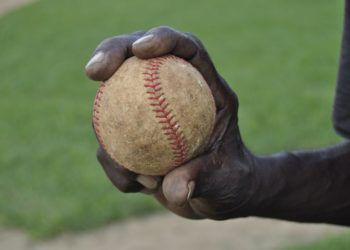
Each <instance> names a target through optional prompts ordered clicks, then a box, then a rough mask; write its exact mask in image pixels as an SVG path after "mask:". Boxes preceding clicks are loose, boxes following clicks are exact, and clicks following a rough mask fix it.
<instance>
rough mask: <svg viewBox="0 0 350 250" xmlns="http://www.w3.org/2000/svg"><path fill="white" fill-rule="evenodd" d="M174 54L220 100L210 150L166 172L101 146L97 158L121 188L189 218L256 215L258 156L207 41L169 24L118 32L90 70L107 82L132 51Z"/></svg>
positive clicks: (102, 46) (144, 54)
mask: <svg viewBox="0 0 350 250" xmlns="http://www.w3.org/2000/svg"><path fill="white" fill-rule="evenodd" d="M166 54H173V55H175V56H178V57H181V58H183V59H185V60H187V61H188V62H190V63H191V64H192V65H193V66H194V67H196V68H197V69H198V70H199V72H201V74H202V75H203V77H204V78H205V79H206V81H207V83H208V85H209V87H210V89H211V91H212V93H213V96H214V99H215V104H216V112H217V114H216V122H215V128H214V131H213V133H212V136H211V140H210V143H209V145H208V148H207V150H206V151H205V152H204V153H203V154H201V155H200V156H198V157H197V158H195V159H193V160H191V161H189V162H187V163H185V164H184V165H182V166H180V167H178V168H176V169H174V170H173V171H171V172H170V173H168V174H167V175H166V176H164V177H151V176H142V175H137V174H135V173H132V172H130V171H128V170H127V169H125V168H123V167H122V166H120V165H118V164H117V163H116V162H114V161H113V160H111V158H110V157H109V156H108V154H107V153H106V152H105V151H104V150H103V149H102V148H100V149H99V150H98V152H97V157H98V160H99V162H100V163H101V165H102V166H103V168H104V170H105V172H106V174H107V176H108V177H109V179H110V180H111V181H112V182H113V184H114V185H115V186H116V187H117V188H118V189H119V190H121V191H122V192H140V191H141V192H144V193H151V194H153V195H154V196H155V198H156V199H157V200H158V201H159V202H160V203H162V204H163V205H164V206H165V207H166V208H168V209H169V210H171V211H173V212H174V213H176V214H179V215H181V216H184V217H187V218H212V219H227V218H232V217H238V216H247V215H250V214H251V211H252V207H251V204H250V202H249V201H250V199H251V196H252V194H253V193H254V188H255V185H254V180H255V179H256V178H254V160H252V159H253V158H252V157H251V155H250V153H249V151H248V150H246V148H245V147H244V145H243V143H242V141H241V137H240V134H239V129H238V126H237V110H238V99H237V96H236V95H235V93H234V92H233V91H232V90H231V89H230V87H229V86H228V85H227V83H226V82H225V81H224V80H223V79H222V78H221V77H220V76H219V74H218V73H217V71H216V69H215V67H214V65H213V63H212V61H211V59H210V57H209V55H208V53H207V52H206V50H205V48H204V47H203V45H202V43H201V42H200V41H199V40H198V39H197V38H196V37H194V36H193V35H191V34H189V33H181V32H179V31H176V30H174V29H171V28H169V27H158V28H154V29H151V30H149V31H148V32H137V33H133V34H131V35H122V36H116V37H113V38H109V39H106V40H105V41H103V42H102V43H101V44H100V45H99V46H98V47H97V49H96V51H95V52H94V55H93V57H92V59H91V60H90V61H89V63H88V64H87V66H86V73H87V75H88V76H89V77H90V78H91V79H93V80H96V81H105V80H107V79H108V78H109V77H111V76H112V74H113V73H114V72H115V71H116V70H117V69H118V67H119V66H120V65H121V64H122V63H123V62H124V61H125V60H126V59H127V58H128V57H131V56H134V55H135V56H137V57H139V58H143V59H146V58H153V57H158V56H162V55H166Z"/></svg>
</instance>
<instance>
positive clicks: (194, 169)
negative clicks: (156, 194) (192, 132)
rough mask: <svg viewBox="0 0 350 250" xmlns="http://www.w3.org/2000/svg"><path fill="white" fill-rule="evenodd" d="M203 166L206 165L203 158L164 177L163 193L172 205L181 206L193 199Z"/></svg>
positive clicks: (188, 163)
mask: <svg viewBox="0 0 350 250" xmlns="http://www.w3.org/2000/svg"><path fill="white" fill-rule="evenodd" d="M203 164H205V161H204V160H203V158H196V159H194V160H192V161H190V162H187V163H185V164H184V165H182V166H180V167H178V168H175V169H174V170H173V171H171V172H170V173H168V174H167V175H166V176H165V177H164V180H163V184H162V188H163V193H164V196H165V198H166V199H167V200H168V201H169V202H170V203H173V204H176V205H178V206H181V205H183V204H185V203H186V202H187V201H188V200H189V199H190V198H191V196H192V194H193V192H194V189H195V185H196V183H195V181H196V178H197V176H198V174H199V172H200V169H201V167H202V166H203Z"/></svg>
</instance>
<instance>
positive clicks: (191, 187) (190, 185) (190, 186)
mask: <svg viewBox="0 0 350 250" xmlns="http://www.w3.org/2000/svg"><path fill="white" fill-rule="evenodd" d="M195 186H196V183H195V182H194V181H191V182H189V183H188V184H187V187H188V193H187V200H190V199H191V198H192V195H193V191H194V188H195Z"/></svg>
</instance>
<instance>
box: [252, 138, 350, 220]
mask: <svg viewBox="0 0 350 250" xmlns="http://www.w3.org/2000/svg"><path fill="white" fill-rule="evenodd" d="M255 164H256V179H257V183H258V185H257V187H256V190H257V192H256V194H255V195H254V197H252V199H251V201H252V202H253V207H254V210H253V211H254V215H256V216H262V217H270V218H279V219H286V220H293V221H301V222H324V223H333V224H342V225H350V142H344V143H341V144H339V145H337V146H334V147H331V148H327V149H321V150H313V151H300V152H291V153H281V154H278V155H274V156H270V157H258V158H255Z"/></svg>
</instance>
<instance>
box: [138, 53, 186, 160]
mask: <svg viewBox="0 0 350 250" xmlns="http://www.w3.org/2000/svg"><path fill="white" fill-rule="evenodd" d="M168 58H172V59H177V58H176V57H173V56H166V57H158V58H154V59H149V60H148V61H147V63H146V65H145V67H144V69H145V71H144V72H143V75H144V76H145V78H144V81H145V84H144V87H145V88H146V94H147V95H148V100H149V102H150V103H149V105H150V106H151V108H152V111H153V112H154V113H155V118H156V119H157V120H158V123H159V124H160V125H161V126H162V131H163V134H164V135H165V136H166V139H167V141H168V142H169V144H170V148H171V150H172V152H173V155H174V158H173V165H174V167H176V166H179V165H181V164H182V163H183V162H184V161H186V160H187V158H188V144H187V141H186V138H185V135H184V133H183V131H182V130H181V127H180V124H179V122H178V121H177V120H176V117H175V114H174V112H173V110H172V109H170V108H169V102H168V100H167V99H166V97H165V96H164V92H163V91H162V82H161V79H160V73H159V70H160V68H161V66H162V65H163V63H164V61H166V60H167V59H168Z"/></svg>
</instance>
